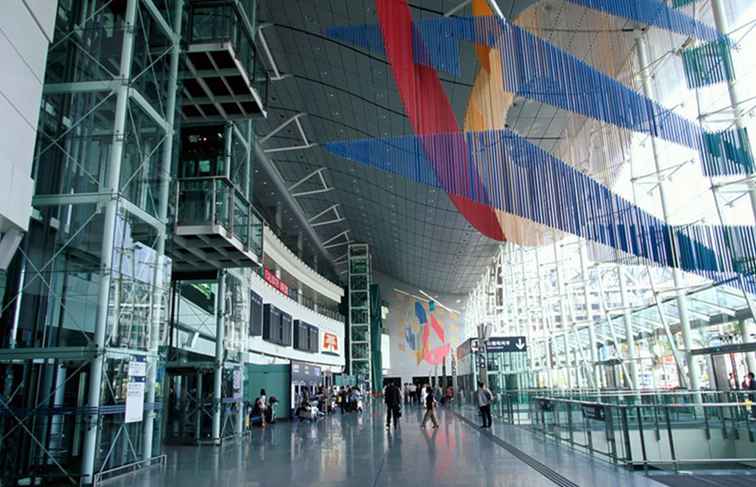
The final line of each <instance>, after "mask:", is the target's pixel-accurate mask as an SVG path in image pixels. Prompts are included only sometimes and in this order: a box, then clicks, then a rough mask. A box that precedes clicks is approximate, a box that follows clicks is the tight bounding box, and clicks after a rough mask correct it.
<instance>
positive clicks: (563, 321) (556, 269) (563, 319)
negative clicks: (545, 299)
mask: <svg viewBox="0 0 756 487" xmlns="http://www.w3.org/2000/svg"><path fill="white" fill-rule="evenodd" d="M554 261H555V262H554V272H556V287H557V299H558V300H559V315H560V317H561V318H560V321H559V323H560V324H561V327H562V329H561V332H562V340H563V341H564V360H565V370H566V372H567V388H568V389H572V373H571V372H570V368H571V367H570V348H569V343H568V342H567V329H568V326H567V310H566V308H565V306H564V287H563V285H562V271H561V268H560V262H559V245H558V243H557V240H556V237H555V238H554Z"/></svg>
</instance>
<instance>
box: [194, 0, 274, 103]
mask: <svg viewBox="0 0 756 487" xmlns="http://www.w3.org/2000/svg"><path fill="white" fill-rule="evenodd" d="M253 29H254V26H253V25H252V22H251V21H250V19H249V18H248V14H247V13H246V12H245V11H244V10H243V8H242V7H241V6H240V4H239V2H236V1H232V0H228V1H196V2H193V3H192V4H191V16H190V20H189V27H188V35H187V37H188V41H189V45H190V49H189V60H190V62H191V63H193V64H194V68H195V69H196V70H197V71H198V72H199V71H203V70H204V71H212V68H213V67H216V68H218V69H219V70H218V71H217V72H215V73H213V74H212V76H211V77H210V78H209V79H208V80H207V83H206V84H207V89H210V90H215V85H214V84H213V83H214V82H215V81H217V80H218V79H219V78H218V77H220V78H221V79H222V80H223V84H224V85H225V88H224V89H222V90H221V92H218V93H213V94H214V95H215V96H222V95H224V94H225V95H226V96H225V97H224V98H225V99H226V101H224V102H222V103H221V105H222V107H223V109H224V111H225V112H227V114H234V113H232V112H234V109H233V105H234V103H232V102H230V101H229V100H230V99H229V98H228V96H227V95H228V94H229V93H228V90H231V93H230V95H231V98H238V97H245V96H247V94H248V92H247V91H246V90H245V89H244V87H243V86H240V85H241V84H242V83H241V80H240V76H239V75H238V74H237V73H234V72H233V69H228V68H230V67H231V66H233V65H235V63H233V62H232V61H236V62H237V63H238V65H240V66H241V68H242V69H243V76H244V77H246V82H249V84H250V85H251V87H252V88H253V89H254V90H255V91H256V92H257V96H259V99H260V102H261V103H262V106H261V107H259V111H264V107H265V106H266V105H267V97H268V84H269V76H268V73H267V70H266V69H265V65H264V64H263V61H262V58H261V57H260V56H259V54H258V52H257V50H256V48H255V42H254V30H253ZM222 45H230V47H231V50H230V51H224V50H220V51H218V46H222ZM203 52H204V53H205V54H206V55H207V56H209V58H205V57H203V56H202V55H201V54H202V53H203ZM230 57H232V58H233V59H229V58H230ZM208 59H210V61H211V62H209V63H208ZM200 77H202V76H200ZM190 91H191V90H190ZM246 103H251V102H249V101H242V102H240V104H241V105H242V106H243V107H244V112H247V114H249V112H250V111H251V105H247V104H246Z"/></svg>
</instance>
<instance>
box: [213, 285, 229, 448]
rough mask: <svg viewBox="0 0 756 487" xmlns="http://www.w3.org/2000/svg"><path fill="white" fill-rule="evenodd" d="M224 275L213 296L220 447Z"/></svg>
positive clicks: (216, 428)
mask: <svg viewBox="0 0 756 487" xmlns="http://www.w3.org/2000/svg"><path fill="white" fill-rule="evenodd" d="M225 315H226V273H225V271H218V288H217V293H216V296H215V369H214V371H213V443H215V444H216V445H220V440H221V417H222V413H223V403H222V402H223V361H224V360H223V359H224V355H225V347H224V343H223V342H224V341H225V334H226V323H225V321H226V320H225V318H226V316H225Z"/></svg>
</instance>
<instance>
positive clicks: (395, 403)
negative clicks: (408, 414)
mask: <svg viewBox="0 0 756 487" xmlns="http://www.w3.org/2000/svg"><path fill="white" fill-rule="evenodd" d="M383 401H384V402H385V403H386V429H389V428H390V427H391V419H392V418H393V419H394V428H396V427H397V426H399V417H400V416H401V414H402V413H401V409H400V408H401V406H402V398H401V394H400V392H399V388H398V387H396V385H395V384H394V383H393V382H389V384H388V385H387V386H386V392H385V393H384V397H383Z"/></svg>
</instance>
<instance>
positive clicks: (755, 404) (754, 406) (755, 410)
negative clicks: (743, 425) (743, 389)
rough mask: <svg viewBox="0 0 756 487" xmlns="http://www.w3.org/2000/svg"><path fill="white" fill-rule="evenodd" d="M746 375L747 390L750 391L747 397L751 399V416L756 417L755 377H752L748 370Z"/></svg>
mask: <svg viewBox="0 0 756 487" xmlns="http://www.w3.org/2000/svg"><path fill="white" fill-rule="evenodd" d="M746 377H747V378H748V390H749V391H751V392H752V393H751V394H750V395H749V397H748V398H749V399H750V400H751V417H753V418H754V419H756V379H754V375H753V372H748V375H747V376H746Z"/></svg>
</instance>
